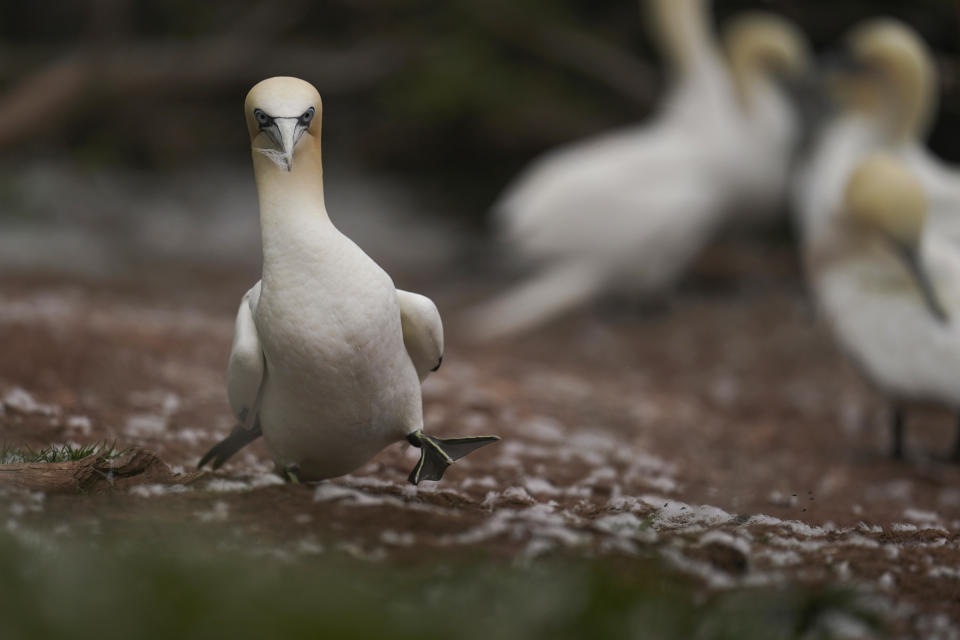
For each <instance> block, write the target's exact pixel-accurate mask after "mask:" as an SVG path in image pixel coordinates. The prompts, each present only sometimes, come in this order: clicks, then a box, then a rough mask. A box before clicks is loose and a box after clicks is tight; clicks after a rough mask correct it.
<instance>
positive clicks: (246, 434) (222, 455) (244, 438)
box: [197, 418, 263, 470]
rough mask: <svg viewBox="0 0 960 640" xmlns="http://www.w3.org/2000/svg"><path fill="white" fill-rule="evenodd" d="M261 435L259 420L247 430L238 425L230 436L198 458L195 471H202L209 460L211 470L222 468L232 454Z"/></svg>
mask: <svg viewBox="0 0 960 640" xmlns="http://www.w3.org/2000/svg"><path fill="white" fill-rule="evenodd" d="M262 435H263V431H261V430H260V420H259V418H258V419H257V421H256V423H254V425H253V427H252V428H249V429H248V428H247V427H246V426H244V425H243V424H242V423H241V424H238V425H237V426H235V427H234V428H233V431H231V432H230V435H228V436H227V437H226V438H224V439H223V440H221V441H220V442H218V443H217V444H215V445H213V447H212V448H211V449H210V451H207V453H206V454H205V455H204V456H203V457H202V458H200V462H198V463H197V469H202V468H203V466H204V465H205V464H207V463H208V462H210V461H211V460H212V461H213V469H214V470H216V469H219V468H220V467H222V466H223V463H225V462H226V461H227V460H229V459H230V458H231V457H233V454H235V453H236V452H237V451H240V449H243V448H244V447H245V446H247V445H248V444H250V443H251V442H253V441H254V440H256V439H257V438H259V437H260V436H262Z"/></svg>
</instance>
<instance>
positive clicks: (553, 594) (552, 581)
mask: <svg viewBox="0 0 960 640" xmlns="http://www.w3.org/2000/svg"><path fill="white" fill-rule="evenodd" d="M147 537H148V538H149V537H152V536H147ZM134 539H135V537H134ZM134 539H131V538H129V537H124V538H120V537H118V538H116V539H115V542H116V544H113V545H111V544H105V543H101V542H98V543H97V544H95V545H94V544H80V543H76V542H74V543H67V544H64V543H63V542H62V541H58V543H57V544H52V539H50V538H33V537H30V538H26V537H24V536H22V535H20V536H17V537H16V538H14V537H10V536H8V535H4V536H2V537H0V576H2V579H0V637H2V638H4V639H5V640H19V639H21V638H23V639H26V638H29V639H31V640H42V639H44V638H85V637H96V638H100V639H108V638H164V639H167V638H177V639H188V638H217V637H219V638H236V637H251V638H304V637H315V638H401V639H402V638H417V639H418V640H423V639H424V638H465V639H472V638H477V639H480V638H484V639H486V638H498V639H501V640H505V639H511V638H517V639H520V638H523V639H530V638H552V639H560V640H562V639H565V638H711V639H712V638H716V639H720V638H731V639H733V638H737V639H741V640H742V639H750V638H772V639H773V638H776V639H779V638H829V637H833V636H832V633H833V632H832V631H831V629H836V628H837V627H838V625H837V624H836V623H837V621H838V620H841V619H842V620H843V621H845V622H844V623H843V624H842V625H840V626H846V627H847V628H849V625H850V624H863V625H866V628H870V627H873V628H874V629H876V625H877V620H876V617H875V616H874V614H872V613H871V612H870V611H869V610H868V609H866V608H864V607H863V606H862V603H861V602H860V601H859V600H858V599H857V598H856V597H855V596H854V595H853V594H852V593H851V592H848V591H839V590H835V589H823V590H809V589H799V588H765V589H762V590H758V589H752V590H736V591H729V592H724V593H721V594H719V595H713V596H706V595H703V594H702V593H701V592H700V591H699V590H697V589H696V588H695V587H694V586H692V585H691V584H690V582H689V581H688V580H685V579H683V578H680V577H679V576H678V575H677V574H675V573H673V572H672V571H670V570H668V569H666V568H665V567H664V566H662V565H661V564H660V563H659V562H657V561H654V560H649V561H640V562H636V561H633V560H631V562H630V567H631V568H630V569H629V570H626V569H625V565H619V566H618V564H617V563H615V562H613V561H609V560H605V561H600V560H566V561H563V560H560V559H553V560H542V561H538V562H536V563H533V564H532V565H527V566H523V567H520V566H511V565H505V564H502V563H498V562H489V561H486V560H485V559H483V558H474V559H473V560H469V561H468V560H464V561H457V562H455V563H450V562H447V561H444V562H431V559H430V558H429V557H428V556H427V555H426V552H425V556H424V558H423V561H422V562H417V563H412V566H411V565H410V563H406V564H404V565H399V566H398V565H397V564H393V563H374V562H370V561H367V560H357V559H354V558H352V557H346V556H343V555H340V554H334V553H320V554H308V555H304V556H297V557H285V556H282V555H278V554H275V553H266V552H261V553H257V554H251V553H240V552H238V551H235V550H224V549H222V548H215V545H214V544H213V543H210V542H198V541H197V540H195V539H191V540H189V541H187V540H186V539H178V540H177V541H176V542H173V541H167V542H165V543H163V544H160V545H144V544H142V543H137V542H134V541H133V540H134Z"/></svg>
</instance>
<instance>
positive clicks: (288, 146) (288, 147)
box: [256, 118, 307, 171]
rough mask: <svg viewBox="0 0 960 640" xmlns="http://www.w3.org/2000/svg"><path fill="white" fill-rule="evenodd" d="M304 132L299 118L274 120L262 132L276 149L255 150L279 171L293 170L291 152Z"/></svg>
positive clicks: (304, 129)
mask: <svg viewBox="0 0 960 640" xmlns="http://www.w3.org/2000/svg"><path fill="white" fill-rule="evenodd" d="M306 130H307V126H305V125H304V124H303V123H301V122H300V119H299V118H274V119H273V123H272V124H271V125H270V126H268V127H265V128H264V129H263V132H264V133H266V134H267V136H269V137H270V140H272V141H273V143H274V144H275V145H276V146H277V148H276V149H264V148H261V147H258V148H257V149H256V150H257V151H259V152H260V153H262V154H263V155H265V156H267V157H268V158H270V159H271V160H273V162H274V164H276V165H277V166H278V167H280V168H281V169H284V170H286V171H290V170H292V169H293V150H294V148H295V147H296V146H297V142H299V141H300V137H301V136H302V135H303V132H304V131H306Z"/></svg>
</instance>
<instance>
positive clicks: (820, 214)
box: [793, 18, 960, 241]
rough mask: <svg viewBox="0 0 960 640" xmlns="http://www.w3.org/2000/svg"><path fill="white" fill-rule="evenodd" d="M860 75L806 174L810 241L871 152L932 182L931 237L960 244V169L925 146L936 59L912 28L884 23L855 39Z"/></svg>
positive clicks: (798, 187)
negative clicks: (887, 156)
mask: <svg viewBox="0 0 960 640" xmlns="http://www.w3.org/2000/svg"><path fill="white" fill-rule="evenodd" d="M847 45H848V47H847V48H848V53H849V54H850V55H851V56H852V61H853V62H854V63H855V65H856V66H857V67H858V68H859V69H860V73H855V74H853V75H846V76H841V77H840V78H839V79H838V80H837V83H836V84H837V88H838V89H839V91H838V93H839V98H840V102H841V110H840V112H839V113H837V114H836V115H835V116H834V117H833V118H832V119H831V120H830V121H828V122H827V123H826V124H825V125H824V126H823V127H822V129H821V131H820V132H819V134H818V135H817V137H816V142H815V144H814V145H813V146H812V151H811V152H810V154H809V155H808V157H807V158H806V160H805V161H804V163H803V165H802V167H801V168H800V170H799V171H798V178H797V179H796V181H795V185H794V192H793V196H794V197H793V201H794V209H795V211H796V213H797V215H798V216H799V217H800V220H799V222H800V226H801V229H802V232H803V235H805V236H815V235H817V234H818V233H821V232H823V231H825V229H824V225H829V222H828V220H827V219H826V218H828V217H829V212H830V211H831V207H830V204H831V203H834V204H835V203H836V202H838V201H839V200H840V198H841V197H842V192H843V189H844V185H845V184H846V182H847V180H848V178H849V177H850V174H851V172H852V171H853V169H854V167H856V166H857V164H858V163H859V162H860V161H861V160H862V159H863V158H864V157H865V156H866V155H867V154H869V153H871V152H874V151H881V150H882V151H885V152H888V153H891V154H893V155H895V156H897V157H898V158H900V159H901V160H902V161H903V162H905V163H906V164H907V166H909V167H910V170H911V171H912V172H913V173H914V174H915V175H916V176H917V177H918V178H919V179H920V181H921V182H922V183H923V185H924V189H925V191H926V194H927V201H928V216H927V224H926V227H925V229H926V232H927V233H937V234H940V235H943V236H945V237H948V238H951V239H952V240H954V241H960V171H957V170H956V169H955V168H952V167H948V166H946V165H945V164H944V163H943V162H942V161H941V160H940V159H939V158H937V157H936V156H934V155H933V154H932V153H931V152H930V151H929V149H927V148H926V146H924V143H923V139H924V138H925V136H926V134H927V131H928V129H929V127H930V123H931V121H932V119H933V117H934V115H935V107H936V103H937V99H938V92H937V84H938V79H937V73H936V67H935V65H934V62H933V57H932V55H931V53H930V51H929V49H928V47H927V46H926V44H925V43H924V42H923V40H922V39H921V38H920V36H919V35H918V34H917V33H916V32H915V31H914V30H913V29H912V28H910V27H909V26H908V25H906V24H904V23H902V22H899V21H897V20H893V19H890V18H878V19H874V20H871V21H869V22H866V23H864V24H862V25H859V26H857V27H856V28H855V29H854V30H853V32H852V33H851V34H850V35H849V36H848V38H847Z"/></svg>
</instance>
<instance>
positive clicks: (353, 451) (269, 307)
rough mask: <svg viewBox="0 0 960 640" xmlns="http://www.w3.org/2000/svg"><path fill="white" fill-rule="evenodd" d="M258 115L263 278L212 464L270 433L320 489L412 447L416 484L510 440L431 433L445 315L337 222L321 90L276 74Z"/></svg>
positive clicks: (287, 467)
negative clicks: (383, 454)
mask: <svg viewBox="0 0 960 640" xmlns="http://www.w3.org/2000/svg"><path fill="white" fill-rule="evenodd" d="M245 108H246V113H247V124H248V128H249V132H250V138H251V143H252V147H253V162H254V172H255V175H256V183H257V191H258V195H259V201H260V226H261V234H262V239H263V278H262V280H261V281H260V282H258V283H257V284H256V285H255V286H254V287H253V288H252V289H251V290H250V291H249V292H247V294H246V295H245V296H244V299H243V301H242V302H241V305H240V308H239V310H238V315H237V321H236V329H235V336H234V343H233V348H232V350H231V354H230V360H229V364H228V383H227V387H228V398H229V401H230V406H231V409H232V410H233V412H234V414H235V415H236V416H237V419H238V420H239V421H240V423H241V424H240V425H239V426H238V427H237V428H236V429H235V430H234V432H233V433H232V434H231V435H230V436H229V437H228V438H227V439H226V440H224V441H223V442H221V443H220V444H218V445H217V446H215V447H214V448H213V449H211V451H210V452H208V453H207V455H206V456H204V458H203V459H202V460H201V462H200V466H203V464H205V463H206V462H207V461H210V460H213V462H214V466H215V467H217V466H219V465H221V464H223V462H225V461H226V459H227V458H229V457H230V456H231V455H232V454H233V453H235V452H236V451H237V450H238V449H239V448H241V447H242V446H244V445H245V444H247V443H248V442H250V441H252V440H253V439H255V438H256V437H257V436H259V435H260V433H262V435H263V437H264V441H265V442H266V445H267V448H268V450H269V451H270V454H271V456H272V457H273V459H274V461H275V462H276V463H277V466H278V468H279V469H282V470H283V471H284V472H285V473H286V474H288V475H289V476H291V477H295V478H297V479H304V480H317V479H323V478H330V477H335V476H339V475H343V474H346V473H349V472H351V471H353V470H355V469H356V468H358V467H359V466H361V465H363V464H364V463H365V462H367V461H368V460H369V459H370V458H372V457H373V456H374V455H375V454H376V453H377V452H379V451H380V450H381V449H383V448H384V447H385V446H387V445H389V444H391V443H393V442H397V441H401V440H407V441H409V442H410V443H411V444H413V445H415V446H418V447H420V448H421V449H422V457H421V461H420V463H419V464H418V465H417V467H416V468H415V469H414V471H413V473H411V477H410V479H411V482H413V483H414V484H416V483H417V482H419V481H420V480H423V479H430V480H439V479H440V477H441V476H442V475H443V471H444V470H445V469H446V467H447V466H448V465H449V464H450V463H452V462H453V461H454V460H456V459H457V458H459V457H462V456H463V455H466V454H467V453H469V452H470V451H472V450H473V449H476V448H478V447H480V446H483V445H485V444H488V443H490V442H493V441H495V440H497V438H496V437H493V436H489V437H478V438H456V439H446V440H442V439H438V438H433V437H431V436H427V435H424V434H423V433H422V427H423V415H422V405H421V392H420V380H421V379H422V378H423V377H425V376H426V375H427V373H429V371H430V369H435V368H436V367H438V366H439V364H440V360H441V358H442V354H443V329H442V325H441V323H440V316H439V313H438V312H437V310H436V307H435V306H434V305H433V303H432V302H431V301H430V300H429V299H427V298H425V297H423V296H419V295H417V294H411V293H409V292H406V291H398V290H397V289H396V287H395V286H394V284H393V281H392V280H391V279H390V276H389V275H387V273H386V272H385V271H384V270H383V269H381V268H380V267H379V266H378V265H377V264H376V263H375V262H374V261H373V260H372V259H371V258H370V257H369V256H367V255H366V254H365V253H364V252H363V251H362V250H361V249H360V248H359V247H358V246H357V245H356V244H355V243H354V242H353V241H351V240H350V239H349V238H347V237H346V236H344V235H343V234H342V233H340V231H338V230H337V229H336V227H335V226H334V225H333V223H332V222H331V221H330V218H329V216H328V215H327V211H326V207H325V205H324V199H323V182H322V164H321V155H320V120H321V102H320V96H319V94H318V93H317V91H316V89H314V88H313V86H311V85H310V84H308V83H306V82H304V81H302V80H298V79H296V78H282V77H281V78H270V79H268V80H264V81H263V82H261V83H259V84H257V85H256V86H255V87H254V88H253V89H251V91H250V93H249V94H248V96H247V100H246V106H245ZM408 348H410V349H411V350H410V351H408Z"/></svg>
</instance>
